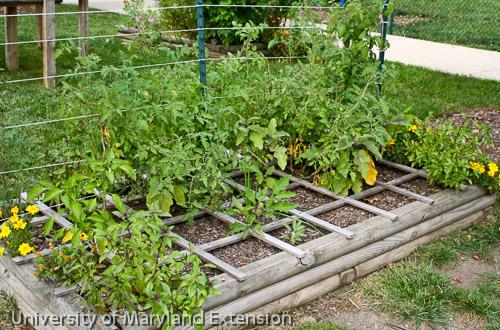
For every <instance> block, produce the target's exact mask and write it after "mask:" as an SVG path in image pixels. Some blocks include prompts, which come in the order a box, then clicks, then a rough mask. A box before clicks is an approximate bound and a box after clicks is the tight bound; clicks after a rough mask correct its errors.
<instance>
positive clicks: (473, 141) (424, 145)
mask: <svg viewBox="0 0 500 330" xmlns="http://www.w3.org/2000/svg"><path fill="white" fill-rule="evenodd" d="M490 131H491V130H490V128H489V127H487V126H484V125H479V124H475V123H471V122H467V121H466V122H464V123H463V124H462V125H460V126H456V125H453V123H452V122H451V121H437V122H434V123H422V122H420V121H414V122H413V124H412V125H410V126H407V127H398V128H393V131H391V132H390V133H391V134H392V135H393V136H394V137H395V138H394V140H391V142H390V143H389V144H388V145H387V146H386V148H385V157H386V158H389V159H391V160H393V161H396V162H400V163H409V164H410V165H412V166H417V167H421V168H424V169H425V170H426V171H427V173H428V174H429V180H430V181H435V182H438V183H441V184H443V185H444V186H446V187H451V188H460V187H462V185H463V184H479V185H481V186H482V187H484V188H486V189H488V190H489V191H490V192H494V191H498V190H499V185H500V177H499V175H500V172H499V168H498V164H497V163H496V162H494V161H492V160H490V159H489V157H488V155H486V154H485V153H484V152H483V151H482V150H483V149H484V147H486V146H488V145H490V144H491V141H490V139H489V135H490Z"/></svg>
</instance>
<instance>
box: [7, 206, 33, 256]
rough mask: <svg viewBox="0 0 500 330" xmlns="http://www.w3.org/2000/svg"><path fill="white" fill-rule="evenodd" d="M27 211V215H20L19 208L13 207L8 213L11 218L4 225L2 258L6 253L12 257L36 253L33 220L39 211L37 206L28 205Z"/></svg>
mask: <svg viewBox="0 0 500 330" xmlns="http://www.w3.org/2000/svg"><path fill="white" fill-rule="evenodd" d="M25 210H26V213H24V214H19V207H18V206H14V207H12V208H11V209H10V211H9V212H8V213H10V216H9V217H8V219H7V220H6V221H4V222H3V223H2V225H1V230H0V241H1V242H2V243H3V245H4V246H1V247H0V256H1V255H3V254H4V253H5V252H7V253H8V254H9V255H11V256H12V257H17V256H26V255H28V254H29V253H31V252H34V251H35V248H34V246H33V241H34V238H33V234H32V231H31V220H32V217H33V216H34V215H36V214H37V213H38V211H39V209H38V206H36V205H28V206H27V207H26V209H25ZM3 216H4V215H3V212H2V211H1V210H0V218H1V217H3Z"/></svg>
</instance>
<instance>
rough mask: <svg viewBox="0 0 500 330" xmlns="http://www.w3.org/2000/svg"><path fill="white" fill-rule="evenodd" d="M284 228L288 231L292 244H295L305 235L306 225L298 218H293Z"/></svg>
mask: <svg viewBox="0 0 500 330" xmlns="http://www.w3.org/2000/svg"><path fill="white" fill-rule="evenodd" d="M285 228H286V229H287V230H288V231H289V232H290V237H289V240H290V243H292V245H297V244H298V243H300V242H301V241H302V240H303V239H304V237H306V226H305V224H304V222H303V221H301V220H299V219H293V221H292V223H291V225H286V226H285Z"/></svg>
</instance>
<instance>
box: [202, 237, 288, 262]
mask: <svg viewBox="0 0 500 330" xmlns="http://www.w3.org/2000/svg"><path fill="white" fill-rule="evenodd" d="M278 252H280V250H279V249H277V248H275V247H273V246H271V245H268V244H266V243H263V242H262V241H260V240H258V239H256V238H254V237H250V238H247V239H246V240H244V241H241V242H238V243H235V244H232V245H229V246H225V247H223V248H220V249H217V250H214V251H211V253H212V254H213V255H214V256H216V257H217V258H219V259H221V260H223V261H225V262H227V263H228V264H230V265H232V266H235V267H242V266H245V265H248V264H250V263H252V262H254V261H257V260H261V259H264V258H267V257H269V256H272V255H274V254H276V253H278Z"/></svg>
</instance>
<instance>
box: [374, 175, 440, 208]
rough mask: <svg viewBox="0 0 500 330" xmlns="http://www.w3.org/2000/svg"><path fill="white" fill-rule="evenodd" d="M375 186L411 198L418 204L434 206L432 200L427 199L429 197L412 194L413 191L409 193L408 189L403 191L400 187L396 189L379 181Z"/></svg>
mask: <svg viewBox="0 0 500 330" xmlns="http://www.w3.org/2000/svg"><path fill="white" fill-rule="evenodd" d="M376 184H377V185H379V186H382V187H384V188H385V189H387V190H391V191H393V192H395V193H398V194H400V195H404V196H407V197H411V198H413V199H415V200H417V201H419V202H422V203H427V204H430V205H432V204H434V200H433V199H431V198H429V197H425V196H422V195H420V194H417V193H414V192H413V191H409V190H408V189H403V188H400V187H396V186H394V185H392V184H388V183H385V182H380V181H377V183H376Z"/></svg>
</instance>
